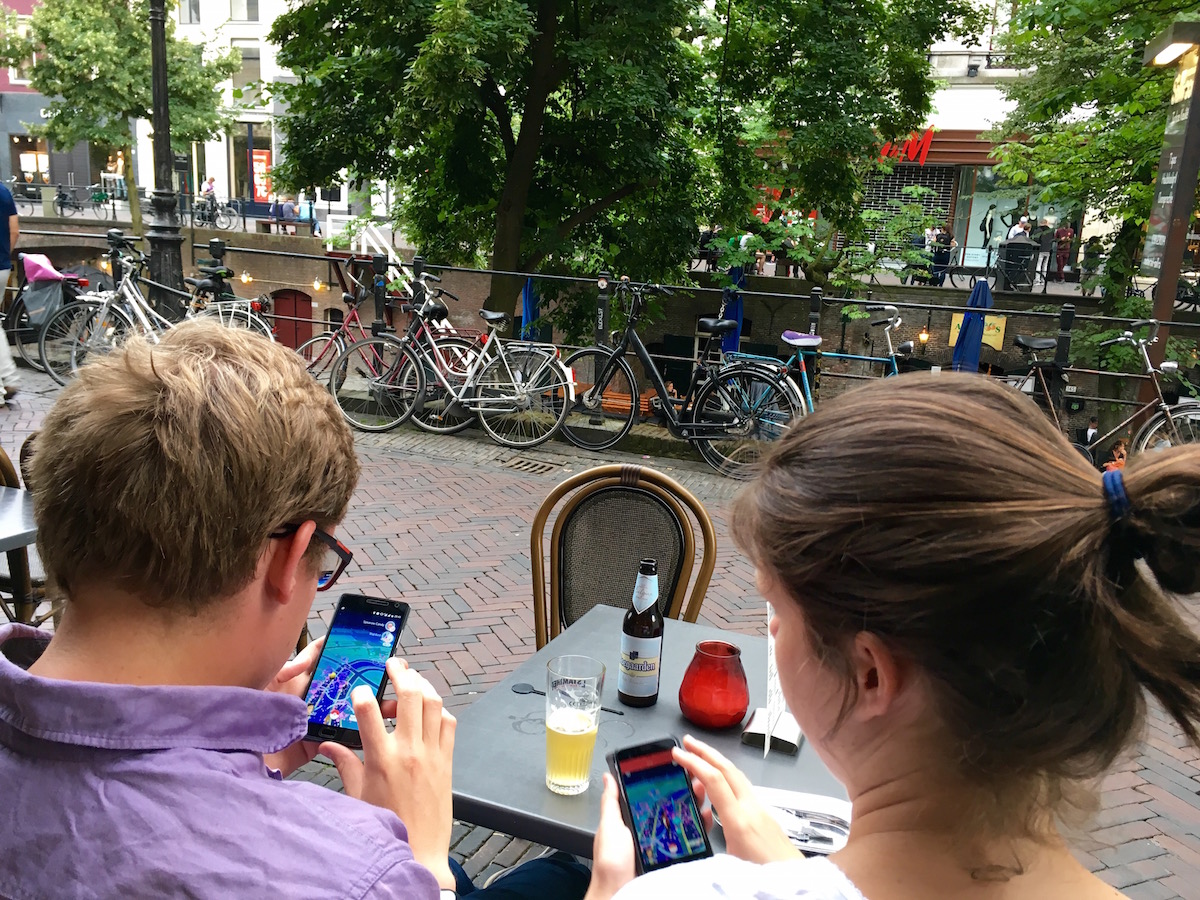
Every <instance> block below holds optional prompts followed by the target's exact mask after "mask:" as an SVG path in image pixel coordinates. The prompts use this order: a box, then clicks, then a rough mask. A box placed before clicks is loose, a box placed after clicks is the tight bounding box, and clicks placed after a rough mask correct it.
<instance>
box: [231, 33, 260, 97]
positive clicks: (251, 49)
mask: <svg viewBox="0 0 1200 900" xmlns="http://www.w3.org/2000/svg"><path fill="white" fill-rule="evenodd" d="M233 49H234V50H237V51H238V52H239V53H241V54H242V67H241V69H239V70H238V71H236V72H234V73H233V86H234V88H235V89H236V90H241V91H246V89H247V88H249V87H250V86H251V85H257V84H258V82H259V81H261V80H262V64H261V51H260V50H259V47H258V44H257V43H256V42H254V41H234V42H233ZM257 93H258V92H257V91H256V90H255V91H247V92H246V93H244V94H243V95H242V99H243V100H250V99H254V95H255V94H257Z"/></svg>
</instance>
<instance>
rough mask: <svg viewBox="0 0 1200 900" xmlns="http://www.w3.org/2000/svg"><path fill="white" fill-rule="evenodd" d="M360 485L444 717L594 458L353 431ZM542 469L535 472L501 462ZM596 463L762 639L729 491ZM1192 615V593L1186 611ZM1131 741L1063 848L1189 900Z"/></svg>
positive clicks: (360, 522) (1155, 729)
mask: <svg viewBox="0 0 1200 900" xmlns="http://www.w3.org/2000/svg"><path fill="white" fill-rule="evenodd" d="M56 393H57V387H56V386H55V385H54V384H53V383H52V382H51V381H50V379H49V378H46V377H44V376H40V375H37V374H30V373H27V374H26V376H25V381H24V384H23V391H22V393H21V394H20V395H18V397H17V398H15V399H14V400H13V401H12V402H11V403H10V404H9V406H8V407H7V408H5V409H0V444H2V445H3V447H4V449H5V450H7V451H8V452H9V455H10V456H12V457H13V459H14V460H15V459H16V454H17V450H18V448H19V447H20V444H21V441H22V440H23V439H24V437H25V435H27V434H28V433H29V432H30V431H31V430H33V429H34V428H36V427H37V425H38V423H39V422H40V421H41V417H42V415H43V414H44V413H45V410H46V409H47V408H48V407H49V404H50V403H51V402H52V400H53V397H54V396H55V395H56ZM357 447H358V451H359V457H360V459H361V461H362V464H363V477H362V480H361V482H360V486H359V489H358V491H357V492H356V494H355V497H354V501H353V503H352V505H351V510H350V513H349V515H348V517H347V520H346V522H345V523H344V525H343V526H342V528H341V529H340V530H339V536H341V537H342V538H343V539H344V540H345V542H346V543H347V545H349V546H350V547H351V548H353V550H354V552H355V560H354V564H353V565H352V567H351V569H350V570H348V571H347V574H346V576H343V578H344V581H345V587H346V589H355V590H361V591H364V592H368V593H378V594H381V595H384V596H401V597H403V598H404V599H405V600H407V601H408V602H409V603H410V604H411V605H412V607H413V615H412V617H411V619H410V627H409V629H408V631H407V633H406V634H405V635H404V636H403V639H402V641H401V646H402V652H404V654H405V655H406V656H407V658H408V659H409V660H410V662H411V663H412V665H413V666H414V667H415V668H417V669H419V670H420V671H422V673H423V674H425V676H426V677H427V678H429V679H430V681H432V682H433V683H434V685H435V686H436V687H437V688H438V689H439V690H440V691H442V692H443V694H444V696H445V697H446V701H447V705H448V706H449V707H450V708H452V709H453V708H458V707H461V706H463V705H466V704H468V703H470V702H471V699H472V697H473V696H474V695H476V694H477V693H479V692H482V691H486V690H487V688H488V687H489V686H490V685H492V684H494V683H495V682H497V681H499V680H500V679H501V678H503V677H504V676H505V675H506V674H507V673H508V672H510V671H512V669H513V668H514V667H516V666H517V665H518V664H519V663H520V662H521V661H522V660H524V659H525V658H527V657H528V656H529V655H530V654H531V653H532V652H533V650H534V641H533V616H532V611H531V606H530V603H531V598H530V590H529V574H528V573H529V560H528V553H529V550H528V546H529V545H528V540H529V538H528V535H529V525H530V522H531V521H532V518H533V515H534V512H535V510H536V508H537V505H538V503H539V502H540V500H541V498H542V497H543V496H544V495H545V494H546V493H548V492H549V491H550V489H551V488H552V487H553V486H554V485H555V484H556V483H557V482H558V481H559V480H561V479H562V478H564V477H566V476H567V475H569V474H570V473H572V472H578V471H580V470H581V469H583V468H587V467H589V466H591V465H594V464H596V463H597V462H599V461H601V460H600V457H598V456H594V455H591V454H587V453H583V452H580V451H576V450H575V449H574V448H571V447H568V446H566V445H563V444H557V443H555V444H551V445H549V446H545V447H542V448H538V449H536V450H533V451H528V452H526V453H523V454H518V453H517V452H516V451H511V450H507V449H505V448H501V447H497V446H495V445H493V444H491V443H489V442H488V441H487V440H486V439H485V438H484V437H483V436H482V435H479V434H476V433H473V432H468V433H467V434H464V435H460V436H454V437H436V436H430V435H424V434H421V433H418V432H415V431H408V430H400V431H398V432H394V433H392V434H385V435H359V436H358V438H357ZM517 458H521V459H527V460H528V459H533V460H536V461H539V462H543V463H546V465H547V467H548V469H549V470H548V471H546V472H545V473H544V474H533V473H530V472H518V471H514V470H512V469H510V468H508V467H507V465H506V464H507V463H509V462H511V461H513V460H515V459H517ZM605 459H606V460H609V461H629V462H638V463H642V464H646V465H654V466H655V467H658V468H661V469H663V470H664V471H668V472H669V473H670V474H671V475H672V476H673V477H676V478H677V479H679V480H680V481H682V482H683V483H684V484H686V485H687V486H688V488H689V489H690V490H692V491H693V492H694V493H696V494H697V496H698V497H699V498H700V499H701V500H702V501H703V502H704V503H705V504H706V506H707V507H708V509H709V511H710V513H711V514H712V516H713V520H714V524H715V526H716V529H717V536H718V541H719V544H720V551H719V555H718V560H717V568H716V571H715V572H714V575H713V581H712V585H711V587H710V588H709V592H708V596H707V598H706V600H705V604H704V607H703V609H702V611H701V618H702V619H703V620H704V621H705V622H707V623H709V624H712V625H715V626H718V627H722V628H729V629H732V630H737V631H744V632H751V633H762V631H763V629H764V618H763V613H762V600H761V598H760V597H759V596H758V594H757V592H756V591H755V589H754V581H753V571H752V569H751V567H750V566H749V564H748V563H747V562H746V561H745V560H744V559H742V558H741V557H740V555H739V554H738V553H737V552H736V550H735V549H734V547H733V545H732V542H731V541H730V539H729V529H728V519H727V512H728V507H729V501H730V499H731V498H732V496H733V494H734V493H735V492H736V489H737V484H736V483H734V482H730V481H728V480H726V479H723V478H721V477H720V476H717V475H715V474H713V473H711V472H710V471H709V470H708V469H707V467H706V466H705V465H704V464H703V463H702V462H700V461H699V459H696V460H694V461H691V460H679V459H661V460H656V459H645V458H642V457H640V456H633V455H629V454H621V453H609V454H608V455H607V456H606V458H605ZM335 600H336V592H335V596H327V595H321V594H319V595H318V601H317V603H316V605H315V606H314V610H313V617H312V619H311V620H310V627H311V628H312V630H313V631H314V633H317V634H320V633H323V632H324V630H325V628H326V626H327V623H328V619H329V616H330V614H331V612H332V607H333V603H334V601H335ZM1189 605H1190V607H1191V610H1192V612H1193V613H1200V598H1194V600H1193V602H1192V603H1191V604H1189ZM1148 724H1149V727H1148V729H1147V733H1146V735H1145V738H1144V739H1143V740H1142V741H1141V742H1140V743H1139V744H1138V745H1137V746H1136V748H1135V749H1134V751H1133V752H1132V754H1130V755H1129V756H1128V757H1127V758H1126V759H1125V760H1123V761H1122V762H1121V763H1120V764H1119V765H1118V766H1117V768H1116V769H1115V770H1114V771H1113V772H1112V773H1111V774H1110V775H1109V776H1108V777H1107V778H1106V779H1105V780H1104V782H1103V785H1102V788H1101V793H1100V811H1099V813H1098V815H1097V816H1096V817H1095V819H1094V820H1093V821H1092V822H1091V823H1090V826H1089V828H1088V830H1087V832H1086V833H1085V834H1082V835H1080V836H1078V837H1077V838H1075V839H1074V841H1073V845H1074V846H1075V847H1076V848H1077V850H1076V852H1077V853H1078V855H1079V857H1080V858H1081V859H1082V860H1083V861H1084V862H1085V863H1086V864H1087V865H1088V867H1089V868H1091V869H1092V870H1094V871H1096V872H1098V873H1099V874H1100V875H1101V877H1103V878H1104V879H1105V880H1107V881H1108V882H1109V883H1111V884H1113V885H1114V886H1116V887H1117V888H1119V889H1120V890H1122V891H1123V892H1124V893H1125V894H1126V895H1127V896H1129V897H1131V898H1145V900H1149V898H1173V897H1179V898H1184V900H1200V751H1197V750H1196V748H1193V747H1190V746H1188V744H1187V742H1186V739H1185V738H1184V737H1183V736H1182V735H1181V734H1180V732H1179V731H1178V729H1177V728H1176V727H1175V726H1174V725H1173V724H1171V723H1170V722H1168V720H1167V719H1166V717H1165V716H1164V715H1163V714H1162V713H1161V712H1160V711H1159V710H1157V709H1152V710H1151V713H1150V717H1149V723H1148ZM298 777H302V778H305V779H308V780H313V781H316V782H319V783H322V784H327V785H329V786H330V787H331V788H333V789H340V787H341V784H340V781H339V780H338V778H337V773H336V771H335V770H334V769H333V768H332V767H330V766H328V765H324V764H321V763H314V764H313V765H311V766H309V767H306V769H304V770H302V771H301V772H300V773H298ZM454 841H455V845H454V848H453V852H454V853H455V855H456V856H457V857H459V858H460V859H462V860H464V861H465V863H466V867H467V870H468V872H469V873H470V874H471V875H472V876H480V877H481V878H486V877H488V876H489V875H490V874H492V873H493V872H495V871H498V870H499V869H501V868H504V867H505V866H507V865H511V864H512V863H513V862H516V861H520V860H522V859H525V858H529V857H531V856H534V855H536V854H537V853H538V852H540V850H541V848H540V847H537V846H535V845H530V844H529V843H528V842H526V841H523V840H519V839H514V838H512V837H509V836H507V835H501V834H497V833H493V832H490V831H487V830H485V829H480V828H471V827H469V826H466V825H462V824H458V825H456V827H455V832H454Z"/></svg>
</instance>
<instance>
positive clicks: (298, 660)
mask: <svg viewBox="0 0 1200 900" xmlns="http://www.w3.org/2000/svg"><path fill="white" fill-rule="evenodd" d="M324 646H325V638H320V639H318V640H315V641H313V642H312V643H310V644H309V645H308V646H307V647H305V648H304V649H303V650H301V651H300V652H299V653H297V654H296V656H295V658H294V659H290V660H288V661H287V662H285V663H284V664H283V668H281V669H280V670H279V672H278V673H276V675H275V678H274V679H272V681H271V683H270V684H268V685H267V690H268V691H271V692H273V693H276V694H291V695H292V696H293V697H299V698H300V699H302V700H303V699H304V691H305V689H306V688H307V687H308V683H309V682H310V681H312V674H313V670H314V669H316V667H317V660H318V659H320V657H321V648H323V647H324ZM316 755H317V743H316V742H315V741H307V740H304V739H301V740H298V741H296V743H294V744H292V746H290V747H286V748H285V749H283V750H280V751H279V752H278V753H268V754H265V755H264V756H263V762H265V763H266V764H267V765H268V766H270V767H271V768H272V769H278V770H279V771H280V773H281V774H282V775H283V777H284V778H287V777H288V776H289V775H291V774H292V773H293V772H295V771H296V770H297V769H298V768H300V767H301V766H302V765H304V764H305V763H310V762H312V760H313V757H315V756H316Z"/></svg>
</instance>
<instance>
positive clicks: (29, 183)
mask: <svg viewBox="0 0 1200 900" xmlns="http://www.w3.org/2000/svg"><path fill="white" fill-rule="evenodd" d="M11 160H12V168H11V170H10V172H11V174H12V175H13V176H15V177H16V179H17V183H18V184H24V185H26V188H27V193H28V192H30V191H33V190H35V189H36V188H37V186H38V185H43V184H49V183H50V148H49V147H48V146H47V144H46V139H45V138H35V137H29V136H28V135H24V134H14V135H13V139H12V157H11ZM30 196H33V194H32V193H30Z"/></svg>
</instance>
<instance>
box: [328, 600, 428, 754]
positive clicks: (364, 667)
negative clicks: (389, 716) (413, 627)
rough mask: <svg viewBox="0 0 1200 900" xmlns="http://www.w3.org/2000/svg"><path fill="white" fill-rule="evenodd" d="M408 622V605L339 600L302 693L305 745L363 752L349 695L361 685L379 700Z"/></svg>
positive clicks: (392, 602)
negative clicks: (386, 668) (340, 746)
mask: <svg viewBox="0 0 1200 900" xmlns="http://www.w3.org/2000/svg"><path fill="white" fill-rule="evenodd" d="M407 621H408V604H407V603H403V602H401V601H400V600H383V599H381V598H379V597H364V596H362V595H361V594H342V596H341V599H339V600H338V605H337V609H335V610H334V613H333V623H332V624H331V625H330V626H329V633H328V634H327V635H326V636H325V646H324V647H323V648H322V650H321V658H320V659H318V660H317V667H316V669H315V670H314V671H313V677H312V681H310V682H309V684H308V691H307V692H306V693H305V702H306V703H307V704H308V738H309V740H313V741H336V742H337V743H339V744H345V745H346V746H347V747H354V748H355V749H358V748H360V747H362V738H361V737H360V736H359V733H358V719H357V718H355V716H354V708H353V707H352V706H351V705H350V692H351V691H353V690H354V689H355V688H356V687H358V686H359V685H360V684H365V685H367V686H368V687H369V688H370V689H371V690H372V691H373V692H374V693H375V699H376V701H379V700H382V699H383V692H384V688H385V687H386V684H387V677H386V672H385V671H384V665H385V664H386V663H387V661H388V659H389V658H390V657H391V656H392V654H394V653H395V652H396V648H397V647H398V646H399V645H400V634H401V632H403V631H404V625H405V623H406V622H407Z"/></svg>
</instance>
